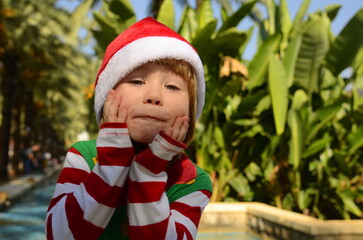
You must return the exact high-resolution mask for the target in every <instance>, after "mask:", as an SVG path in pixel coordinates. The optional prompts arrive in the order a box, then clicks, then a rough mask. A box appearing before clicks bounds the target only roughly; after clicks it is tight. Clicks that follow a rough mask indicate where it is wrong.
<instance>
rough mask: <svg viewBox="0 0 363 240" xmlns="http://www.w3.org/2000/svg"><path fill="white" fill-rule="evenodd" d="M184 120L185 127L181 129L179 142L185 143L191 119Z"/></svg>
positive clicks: (184, 118) (185, 118) (185, 117)
mask: <svg viewBox="0 0 363 240" xmlns="http://www.w3.org/2000/svg"><path fill="white" fill-rule="evenodd" d="M182 119H183V125H182V126H181V129H180V133H179V139H178V140H179V141H184V139H185V137H186V136H187V133H188V129H189V117H187V116H184V117H183V118H182Z"/></svg>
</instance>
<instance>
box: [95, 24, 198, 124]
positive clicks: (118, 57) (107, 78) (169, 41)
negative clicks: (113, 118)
mask: <svg viewBox="0 0 363 240" xmlns="http://www.w3.org/2000/svg"><path fill="white" fill-rule="evenodd" d="M168 58H169V59H177V60H184V61H186V62H188V63H189V64H190V65H191V66H192V67H193V68H194V70H195V73H196V78H197V87H198V92H197V114H196V117H197V118H199V116H200V114H201V112H202V109H203V105H204V95H205V83H204V70H203V64H202V62H201V60H200V58H199V55H198V53H197V52H196V50H195V49H194V48H193V46H192V45H190V44H189V43H188V41H187V40H185V39H184V38H183V37H182V36H180V35H179V34H178V33H176V32H174V31H173V30H171V29H170V28H168V27H167V26H165V25H163V24H161V23H159V22H158V21H156V20H155V19H153V18H151V17H148V18H145V19H142V20H140V21H138V22H137V23H135V24H133V25H132V26H130V27H129V28H128V29H127V30H125V31H124V32H123V33H121V34H120V35H118V36H117V37H116V38H115V39H114V40H113V41H112V42H111V43H110V44H109V45H108V47H107V49H106V52H105V55H104V58H103V61H102V64H101V67H100V70H99V71H98V74H97V78H96V83H95V99H94V101H95V103H94V107H95V111H96V119H97V122H98V123H99V124H100V120H101V117H102V109H103V105H104V103H105V100H106V97H107V94H108V92H109V90H111V89H112V88H114V86H116V84H117V83H118V82H119V81H120V80H121V79H122V78H123V77H125V76H126V75H127V74H129V73H130V72H132V71H133V70H134V69H136V68H138V67H139V66H141V65H143V64H145V63H147V62H149V61H154V60H157V59H168Z"/></svg>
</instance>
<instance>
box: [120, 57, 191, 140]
mask: <svg viewBox="0 0 363 240" xmlns="http://www.w3.org/2000/svg"><path fill="white" fill-rule="evenodd" d="M115 93H116V95H118V96H120V97H121V104H120V106H119V108H125V109H127V119H126V123H127V127H128V129H129V132H130V136H131V138H132V139H133V140H134V141H137V142H140V143H150V142H152V140H153V139H154V138H155V136H156V135H157V134H158V133H159V132H160V131H166V129H167V128H168V127H172V126H173V125H174V122H175V120H176V118H177V117H182V116H189V94H188V85H187V83H186V81H185V80H184V79H183V78H182V77H181V76H179V75H177V74H176V73H174V72H172V71H170V70H169V69H168V68H167V67H166V66H164V65H158V64H156V63H147V64H144V65H142V66H141V67H139V68H138V69H136V70H134V71H133V72H131V73H130V74H128V75H127V76H126V77H125V78H124V79H122V81H121V82H120V83H119V84H118V85H117V86H116V87H115Z"/></svg>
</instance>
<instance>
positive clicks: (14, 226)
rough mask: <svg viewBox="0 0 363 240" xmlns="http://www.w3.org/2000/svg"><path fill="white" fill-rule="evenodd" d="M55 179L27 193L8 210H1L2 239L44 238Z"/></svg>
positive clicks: (32, 239) (0, 227) (42, 239)
mask: <svg viewBox="0 0 363 240" xmlns="http://www.w3.org/2000/svg"><path fill="white" fill-rule="evenodd" d="M55 181H56V180H55V179H50V180H48V181H47V182H46V183H44V184H42V185H41V186H39V187H38V188H36V189H35V190H34V191H32V192H31V193H29V194H26V195H25V196H24V197H23V198H22V199H20V200H19V201H18V202H17V203H15V204H14V205H13V206H11V207H10V208H9V209H8V210H7V211H5V212H0V239H2V240H15V239H16V240H44V239H46V237H45V233H44V219H45V214H46V211H47V208H48V204H49V201H50V199H51V197H52V195H53V191H54V186H55Z"/></svg>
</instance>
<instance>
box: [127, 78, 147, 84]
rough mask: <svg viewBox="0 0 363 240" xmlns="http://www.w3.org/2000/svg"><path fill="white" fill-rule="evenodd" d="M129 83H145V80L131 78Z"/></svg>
mask: <svg viewBox="0 0 363 240" xmlns="http://www.w3.org/2000/svg"><path fill="white" fill-rule="evenodd" d="M127 83H130V84H132V85H143V84H144V81H142V80H141V79H129V80H128V81H127Z"/></svg>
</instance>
